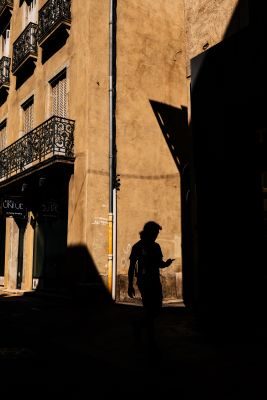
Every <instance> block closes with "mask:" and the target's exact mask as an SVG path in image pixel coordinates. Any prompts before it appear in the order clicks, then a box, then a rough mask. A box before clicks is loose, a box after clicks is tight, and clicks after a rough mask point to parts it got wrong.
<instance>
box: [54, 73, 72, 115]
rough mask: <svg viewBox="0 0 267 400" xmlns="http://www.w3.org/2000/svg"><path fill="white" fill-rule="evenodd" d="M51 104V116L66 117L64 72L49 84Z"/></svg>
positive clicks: (65, 80) (65, 81)
mask: <svg viewBox="0 0 267 400" xmlns="http://www.w3.org/2000/svg"><path fill="white" fill-rule="evenodd" d="M51 86H52V104H51V114H52V115H57V116H59V117H63V118H66V117H67V113H68V110H67V79H66V72H65V71H64V73H61V74H60V75H59V76H58V78H57V79H54V80H53V81H52V82H51Z"/></svg>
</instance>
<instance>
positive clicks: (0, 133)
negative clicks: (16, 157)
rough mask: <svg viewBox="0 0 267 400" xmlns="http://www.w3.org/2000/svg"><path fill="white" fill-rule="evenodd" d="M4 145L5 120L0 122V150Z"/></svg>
mask: <svg viewBox="0 0 267 400" xmlns="http://www.w3.org/2000/svg"><path fill="white" fill-rule="evenodd" d="M5 147H6V121H4V122H2V123H1V124H0V151H1V150H3V149H4V148H5Z"/></svg>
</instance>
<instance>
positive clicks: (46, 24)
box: [38, 0, 71, 45]
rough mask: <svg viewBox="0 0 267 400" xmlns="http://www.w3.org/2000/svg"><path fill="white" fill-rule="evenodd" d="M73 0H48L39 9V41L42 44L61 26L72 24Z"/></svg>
mask: <svg viewBox="0 0 267 400" xmlns="http://www.w3.org/2000/svg"><path fill="white" fill-rule="evenodd" d="M70 5H71V0H48V1H47V2H46V3H45V5H44V6H43V7H42V8H41V9H40V11H39V20H38V26H39V29H38V43H39V44H40V45H42V44H43V43H44V42H45V41H46V39H47V38H48V37H49V36H50V35H51V34H52V33H53V32H54V31H55V30H56V29H57V28H58V27H59V26H66V27H69V26H70V22H71V11H70Z"/></svg>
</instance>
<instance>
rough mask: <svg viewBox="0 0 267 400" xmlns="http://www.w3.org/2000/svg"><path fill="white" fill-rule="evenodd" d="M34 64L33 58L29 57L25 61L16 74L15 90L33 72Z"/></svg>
mask: <svg viewBox="0 0 267 400" xmlns="http://www.w3.org/2000/svg"><path fill="white" fill-rule="evenodd" d="M35 68H36V64H35V62H34V61H33V60H31V59H29V60H28V61H26V62H25V64H24V66H23V68H22V69H21V71H19V72H17V74H16V90H18V89H19V88H20V87H21V86H22V85H23V84H24V83H25V82H26V81H27V80H28V79H29V78H30V77H31V76H32V75H33V73H34V70H35Z"/></svg>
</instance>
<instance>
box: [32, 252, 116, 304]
mask: <svg viewBox="0 0 267 400" xmlns="http://www.w3.org/2000/svg"><path fill="white" fill-rule="evenodd" d="M57 269H58V270H60V276H59V279H58V281H57V285H56V286H54V287H52V288H49V286H47V285H45V282H44V285H43V287H38V286H37V288H36V291H35V293H36V294H40V293H43V294H45V293H51V294H53V293H54V294H59V295H60V294H61V295H67V297H69V298H70V299H72V301H73V302H74V303H79V304H81V305H84V306H86V305H100V304H107V303H110V302H112V298H111V295H110V293H109V291H108V290H107V287H106V285H105V282H104V280H103V279H104V278H103V277H101V276H100V274H99V272H98V270H97V267H96V265H95V263H94V261H93V258H92V256H91V254H90V252H89V250H88V248H87V247H86V246H84V245H77V246H68V247H67V249H66V254H65V255H64V256H63V255H62V256H61V259H60V260H58V262H57ZM31 295H32V294H31Z"/></svg>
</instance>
